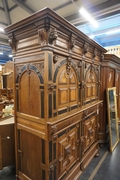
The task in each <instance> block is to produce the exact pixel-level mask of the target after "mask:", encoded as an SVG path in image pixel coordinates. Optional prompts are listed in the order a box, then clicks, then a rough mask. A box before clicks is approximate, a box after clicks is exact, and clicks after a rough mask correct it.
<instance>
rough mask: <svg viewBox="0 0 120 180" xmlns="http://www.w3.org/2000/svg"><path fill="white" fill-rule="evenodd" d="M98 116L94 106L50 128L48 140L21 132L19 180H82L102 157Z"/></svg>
mask: <svg viewBox="0 0 120 180" xmlns="http://www.w3.org/2000/svg"><path fill="white" fill-rule="evenodd" d="M98 116H99V114H98V107H97V106H94V107H93V108H91V109H88V110H87V111H86V110H85V111H82V112H81V113H78V114H76V115H74V116H71V117H69V118H66V119H64V120H62V121H60V122H58V123H54V124H52V125H51V124H48V125H47V133H48V136H47V138H46V139H42V138H41V137H38V136H37V135H35V134H34V133H31V132H28V131H27V130H25V129H18V133H17V134H18V154H17V155H18V158H17V159H18V172H17V175H18V176H17V177H18V179H20V180H21V179H22V180H24V179H25V180H72V179H74V180H75V179H78V177H79V176H80V174H81V173H82V171H84V169H85V168H86V166H87V165H88V163H89V162H90V161H91V159H92V158H93V157H94V156H96V155H99V152H98V150H99V147H98V127H99V122H98Z"/></svg>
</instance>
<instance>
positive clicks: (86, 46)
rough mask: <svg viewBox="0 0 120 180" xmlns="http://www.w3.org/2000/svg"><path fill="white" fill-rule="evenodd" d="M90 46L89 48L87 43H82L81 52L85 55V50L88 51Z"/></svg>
mask: <svg viewBox="0 0 120 180" xmlns="http://www.w3.org/2000/svg"><path fill="white" fill-rule="evenodd" d="M89 50H90V48H89V44H84V47H83V54H84V55H85V54H86V53H87V52H89Z"/></svg>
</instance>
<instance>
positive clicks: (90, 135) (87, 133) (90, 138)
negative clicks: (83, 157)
mask: <svg viewBox="0 0 120 180" xmlns="http://www.w3.org/2000/svg"><path fill="white" fill-rule="evenodd" d="M96 127H97V117H96V116H92V117H91V118H90V119H88V120H86V121H85V122H84V151H86V150H87V149H88V148H89V146H90V145H91V144H92V143H93V142H94V141H95V140H96V134H97V132H96Z"/></svg>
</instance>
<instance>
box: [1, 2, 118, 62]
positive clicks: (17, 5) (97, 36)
mask: <svg viewBox="0 0 120 180" xmlns="http://www.w3.org/2000/svg"><path fill="white" fill-rule="evenodd" d="M82 6H83V7H84V8H85V9H87V10H88V11H89V13H91V15H92V16H93V17H94V18H95V19H96V20H97V21H98V24H99V27H98V28H94V27H93V26H92V25H90V24H89V23H88V22H87V21H86V20H85V18H83V17H82V15H81V14H80V13H79V9H80V7H82ZM44 7H49V8H51V9H53V10H54V11H55V12H56V13H58V14H59V15H61V16H63V17H64V18H65V19H67V20H68V21H69V22H71V23H72V24H73V25H75V26H76V27H77V28H78V29H80V30H81V31H82V32H83V33H85V34H86V35H88V36H91V35H94V40H95V41H96V42H97V43H99V44H100V45H101V46H103V47H106V46H112V45H118V44H120V32H119V33H117V34H114V35H106V32H108V31H110V30H113V29H114V30H115V29H117V28H119V29H120V0H60V1H58V0H44V1H43V0H0V27H2V28H5V27H7V26H8V25H11V24H13V23H15V22H17V21H20V20H22V19H24V18H25V17H27V16H29V15H30V14H32V13H34V12H36V11H38V10H40V9H42V8H44ZM0 52H3V55H0V64H4V63H5V62H7V61H8V60H12V59H11V58H9V57H8V55H9V54H11V53H12V52H11V48H10V46H9V44H8V37H7V36H6V35H5V33H4V32H0Z"/></svg>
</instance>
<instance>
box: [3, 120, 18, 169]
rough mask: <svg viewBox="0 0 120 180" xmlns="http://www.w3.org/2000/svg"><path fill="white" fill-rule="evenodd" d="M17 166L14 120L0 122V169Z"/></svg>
mask: <svg viewBox="0 0 120 180" xmlns="http://www.w3.org/2000/svg"><path fill="white" fill-rule="evenodd" d="M10 165H15V137H14V118H13V117H12V118H7V119H5V120H2V121H0V169H2V168H3V167H5V166H10Z"/></svg>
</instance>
